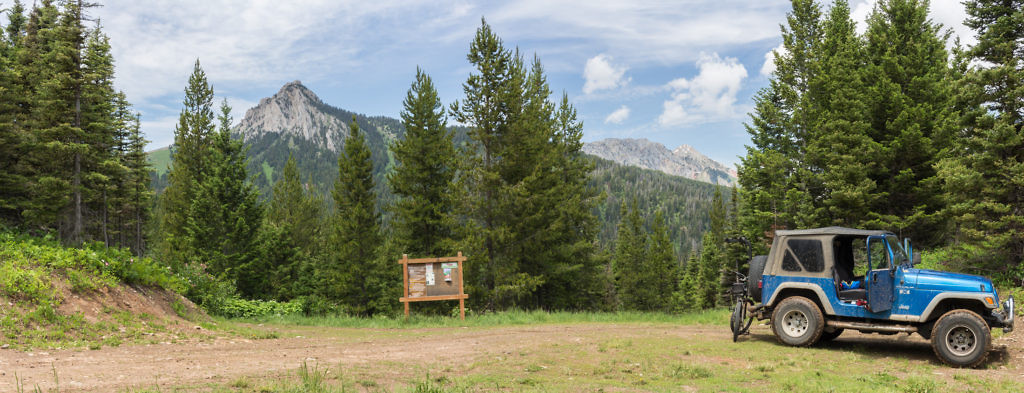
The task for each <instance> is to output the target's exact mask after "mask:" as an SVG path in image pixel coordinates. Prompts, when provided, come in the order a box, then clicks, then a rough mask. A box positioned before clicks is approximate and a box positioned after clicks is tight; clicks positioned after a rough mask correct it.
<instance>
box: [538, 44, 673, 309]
mask: <svg viewBox="0 0 1024 393" xmlns="http://www.w3.org/2000/svg"><path fill="white" fill-rule="evenodd" d="M539 72H540V70H539V63H538V64H537V66H536V67H535V70H534V74H537V73H539ZM553 115H554V118H553V120H554V122H553V126H554V129H553V132H551V135H550V136H549V137H543V138H541V139H542V142H541V143H542V144H544V145H546V146H545V147H546V148H545V151H546V154H545V156H544V157H542V158H541V160H540V162H539V164H538V165H537V166H536V167H535V169H534V172H533V173H532V174H531V176H529V177H528V178H527V179H525V181H524V185H526V187H524V189H527V190H532V192H531V195H526V196H525V197H524V198H523V199H522V201H523V202H522V204H521V206H523V208H521V209H518V210H519V211H532V212H533V213H532V219H528V220H523V222H524V223H532V224H533V226H532V227H528V228H525V229H524V230H523V231H522V232H521V236H524V237H525V238H524V239H523V240H522V241H520V243H521V244H524V245H526V246H525V247H524V253H525V255H526V256H527V258H524V266H525V267H527V268H529V267H535V268H536V269H534V270H530V269H527V273H529V274H533V275H538V276H542V277H544V283H543V284H541V286H540V287H539V288H538V289H537V291H536V292H535V293H534V299H535V303H534V304H535V305H536V306H538V307H543V308H546V309H593V308H595V307H597V306H598V305H599V304H600V303H601V299H602V297H603V296H604V294H603V292H604V290H603V284H602V282H603V278H602V272H601V270H602V268H601V263H600V262H599V261H598V259H597V258H596V257H595V255H594V254H595V242H594V239H595V237H596V235H597V228H598V225H599V223H598V221H597V217H596V216H595V215H594V211H595V210H596V205H597V198H598V192H597V190H596V189H595V188H594V187H592V186H591V185H590V183H589V181H590V173H591V171H592V170H593V169H594V163H593V161H591V160H590V159H589V158H588V157H586V156H585V155H584V154H583V152H582V148H583V143H582V142H581V138H582V137H583V124H582V123H581V122H580V121H578V120H577V119H576V109H575V108H574V107H573V106H572V105H571V104H569V98H568V96H567V95H565V94H564V93H563V94H562V100H561V102H560V104H559V105H558V109H557V110H555V111H554V113H553ZM542 136H543V134H542ZM670 246H671V245H670ZM529 250H533V252H530V251H529Z"/></svg>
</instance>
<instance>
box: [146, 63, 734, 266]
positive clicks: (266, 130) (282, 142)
mask: <svg viewBox="0 0 1024 393" xmlns="http://www.w3.org/2000/svg"><path fill="white" fill-rule="evenodd" d="M353 117H354V118H355V119H356V123H357V124H359V129H360V130H363V131H364V132H365V134H366V144H367V146H368V147H369V148H370V151H371V158H372V159H373V163H374V165H373V178H374V184H375V187H376V188H375V192H376V193H377V195H378V206H379V207H381V208H382V211H383V212H384V214H385V215H387V214H390V211H389V209H387V208H388V206H390V205H392V204H393V203H394V202H395V198H394V197H393V194H392V192H391V190H390V188H389V187H386V185H387V181H386V180H387V179H386V176H387V174H388V173H389V172H391V171H393V170H394V165H395V161H394V157H393V156H392V155H391V154H390V151H389V144H391V143H394V141H395V140H398V139H402V138H404V134H405V127H404V126H403V125H402V122H401V121H400V120H398V119H393V118H390V117H386V116H374V117H370V116H364V115H359V114H355V113H353V112H349V111H346V110H344V109H339V108H336V107H333V106H330V105H328V104H325V103H324V102H323V101H321V100H320V99H319V98H318V97H317V96H316V95H315V94H314V93H313V92H312V91H311V90H309V89H308V88H306V87H305V86H303V85H302V84H301V83H299V82H297V81H296V82H291V83H288V84H286V85H284V86H283V87H282V88H281V90H280V91H279V92H278V93H277V94H275V95H274V96H273V97H268V98H266V99H264V100H263V101H261V102H260V104H259V105H258V106H256V107H254V108H251V109H250V110H248V111H247V112H246V118H244V119H243V120H242V122H241V123H240V124H239V125H238V126H235V127H233V129H232V137H233V138H237V139H242V140H244V141H246V146H247V147H248V149H249V151H248V157H249V164H248V166H247V169H248V171H249V174H250V176H252V178H253V184H254V185H256V187H257V189H258V190H259V191H260V195H261V198H263V199H264V200H269V199H271V198H272V197H273V195H272V186H273V184H274V182H275V181H276V180H277V178H280V177H281V176H282V172H283V170H284V167H285V164H286V162H287V161H288V158H289V156H291V157H292V158H294V160H295V165H296V169H297V171H298V173H300V174H301V177H302V179H301V181H302V182H303V183H308V184H309V185H310V186H312V187H313V188H314V189H315V190H317V191H318V192H319V193H320V195H328V194H329V193H330V191H331V189H332V187H333V184H334V180H335V178H336V176H337V173H338V162H337V156H338V154H339V152H338V151H336V150H334V149H338V148H341V147H343V146H344V138H345V136H347V135H348V132H349V128H348V125H346V122H349V121H351V119H352V118H353ZM314 119H315V120H314ZM449 132H450V133H451V134H452V136H453V143H454V144H455V145H457V146H466V145H467V143H468V142H469V137H468V130H467V128H466V127H449ZM456 155H458V154H456ZM588 157H590V158H591V159H593V160H594V162H595V164H596V167H595V169H594V171H593V172H591V173H590V179H591V180H590V184H591V186H593V187H595V188H597V189H598V190H600V191H602V192H604V193H605V195H606V198H604V199H602V200H601V201H600V202H599V203H598V206H597V208H596V209H595V214H596V215H597V217H598V219H599V221H600V231H599V235H598V244H599V246H600V247H601V248H604V249H609V250H610V249H611V248H613V244H614V241H615V233H616V226H617V225H618V222H619V219H620V218H621V212H620V208H621V205H622V203H624V202H630V201H631V200H632V199H633V198H636V199H637V200H638V202H639V209H640V211H641V215H642V216H643V217H646V218H645V221H646V223H645V225H648V226H649V225H651V220H653V219H654V215H655V213H656V212H658V211H660V212H662V213H663V214H664V215H665V218H666V224H667V225H668V228H669V232H670V238H671V240H672V243H673V248H674V249H675V251H676V252H677V253H678V255H687V254H688V253H689V252H690V251H695V250H698V249H699V248H700V247H699V245H700V237H701V235H702V234H703V233H704V231H705V230H707V229H708V217H707V211H708V209H709V207H710V204H711V196H712V194H713V193H714V186H712V185H711V184H708V183H705V182H699V181H694V180H690V179H686V178H683V177H679V176H673V175H668V174H665V173H662V172H660V171H656V170H650V169H642V168H638V167H635V166H627V165H621V164H618V163H615V162H612V161H609V160H604V159H601V158H598V157H594V156H590V155H588ZM455 158H456V159H457V158H458V157H455ZM150 162H151V163H152V165H153V166H154V168H156V173H155V174H154V184H153V187H154V188H155V189H156V190H157V191H160V190H162V189H163V187H166V182H167V179H166V177H167V176H166V168H167V167H168V165H169V163H170V155H169V150H168V149H159V150H156V151H153V152H151V153H150ZM324 199H325V202H327V204H328V205H331V204H333V200H332V199H331V198H324ZM385 221H387V220H385Z"/></svg>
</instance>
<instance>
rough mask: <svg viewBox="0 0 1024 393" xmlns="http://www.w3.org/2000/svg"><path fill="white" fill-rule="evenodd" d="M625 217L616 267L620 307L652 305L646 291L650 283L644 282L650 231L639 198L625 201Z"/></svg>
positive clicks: (631, 307)
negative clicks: (630, 202) (641, 211)
mask: <svg viewBox="0 0 1024 393" xmlns="http://www.w3.org/2000/svg"><path fill="white" fill-rule="evenodd" d="M621 211H622V212H623V214H622V220H621V221H619V231H618V237H617V238H616V240H615V260H614V262H613V265H612V271H613V272H614V275H615V288H616V293H617V294H618V298H619V299H618V303H619V307H620V309H625V310H645V309H650V308H651V307H650V306H651V305H650V304H648V303H649V300H650V299H649V298H648V296H645V295H646V294H645V293H643V292H644V290H645V286H647V285H648V283H646V282H644V278H647V277H645V274H646V273H647V272H646V271H645V269H644V268H645V267H646V266H645V262H646V261H647V260H648V253H647V232H646V231H644V228H643V220H642V219H641V218H640V210H639V209H638V208H637V202H636V199H633V202H632V204H631V205H630V206H628V210H627V206H626V204H625V203H623V205H622V208H621Z"/></svg>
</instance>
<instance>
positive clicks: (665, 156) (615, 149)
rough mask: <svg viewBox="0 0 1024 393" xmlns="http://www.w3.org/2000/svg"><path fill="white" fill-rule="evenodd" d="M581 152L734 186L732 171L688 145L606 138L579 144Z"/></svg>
mask: <svg viewBox="0 0 1024 393" xmlns="http://www.w3.org/2000/svg"><path fill="white" fill-rule="evenodd" d="M583 151H584V152H586V153H587V154H592V155H595V156H598V157H601V158H603V159H606V160H610V161H614V162H617V163H619V164H622V165H632V166H637V167H640V168H645V169H653V170H656V171H661V172H664V173H667V174H669V175H674V176H680V177H685V178H687V179H693V180H699V181H703V182H706V183H711V184H717V185H720V186H730V187H731V186H734V185H735V184H736V172H735V171H734V170H732V169H730V168H729V167H727V166H725V165H722V164H721V163H719V162H718V161H715V160H712V159H710V158H708V157H707V156H705V155H703V154H701V153H700V152H698V151H697V150H696V149H694V148H693V147H691V146H689V145H682V146H679V147H677V148H676V149H675V150H669V149H668V148H667V147H665V145H662V144H660V143H657V142H652V141H649V140H647V139H643V138H641V139H617V138H608V139H603V140H600V141H596V142H590V143H587V144H584V145H583Z"/></svg>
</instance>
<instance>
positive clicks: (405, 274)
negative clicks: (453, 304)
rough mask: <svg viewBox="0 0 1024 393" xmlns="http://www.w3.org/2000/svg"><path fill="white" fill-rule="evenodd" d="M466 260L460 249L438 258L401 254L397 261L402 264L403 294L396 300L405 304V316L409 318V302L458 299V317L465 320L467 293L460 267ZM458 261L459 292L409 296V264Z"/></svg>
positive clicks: (462, 271)
mask: <svg viewBox="0 0 1024 393" xmlns="http://www.w3.org/2000/svg"><path fill="white" fill-rule="evenodd" d="M465 261H466V257H465V256H463V255H462V251H459V252H458V255H457V256H454V257H440V258H417V259H409V255H408V254H402V259H399V260H398V263H399V264H401V265H402V286H403V290H402V293H403V296H402V297H400V298H398V301H400V302H402V304H404V305H405V317H406V318H409V303H411V302H429V301H437V300H458V301H459V318H461V319H462V320H463V321H465V320H466V299H468V298H469V295H467V294H466V291H465V287H464V286H463V282H462V280H463V279H462V277H463V276H464V274H463V273H464V272H465V270H463V269H462V266H463V265H462V262H465ZM451 262H456V263H458V267H457V269H458V270H459V283H458V285H459V293H458V294H456V295H441V296H417V297H410V296H409V265H419V264H424V265H425V264H428V263H430V264H433V263H451Z"/></svg>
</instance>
